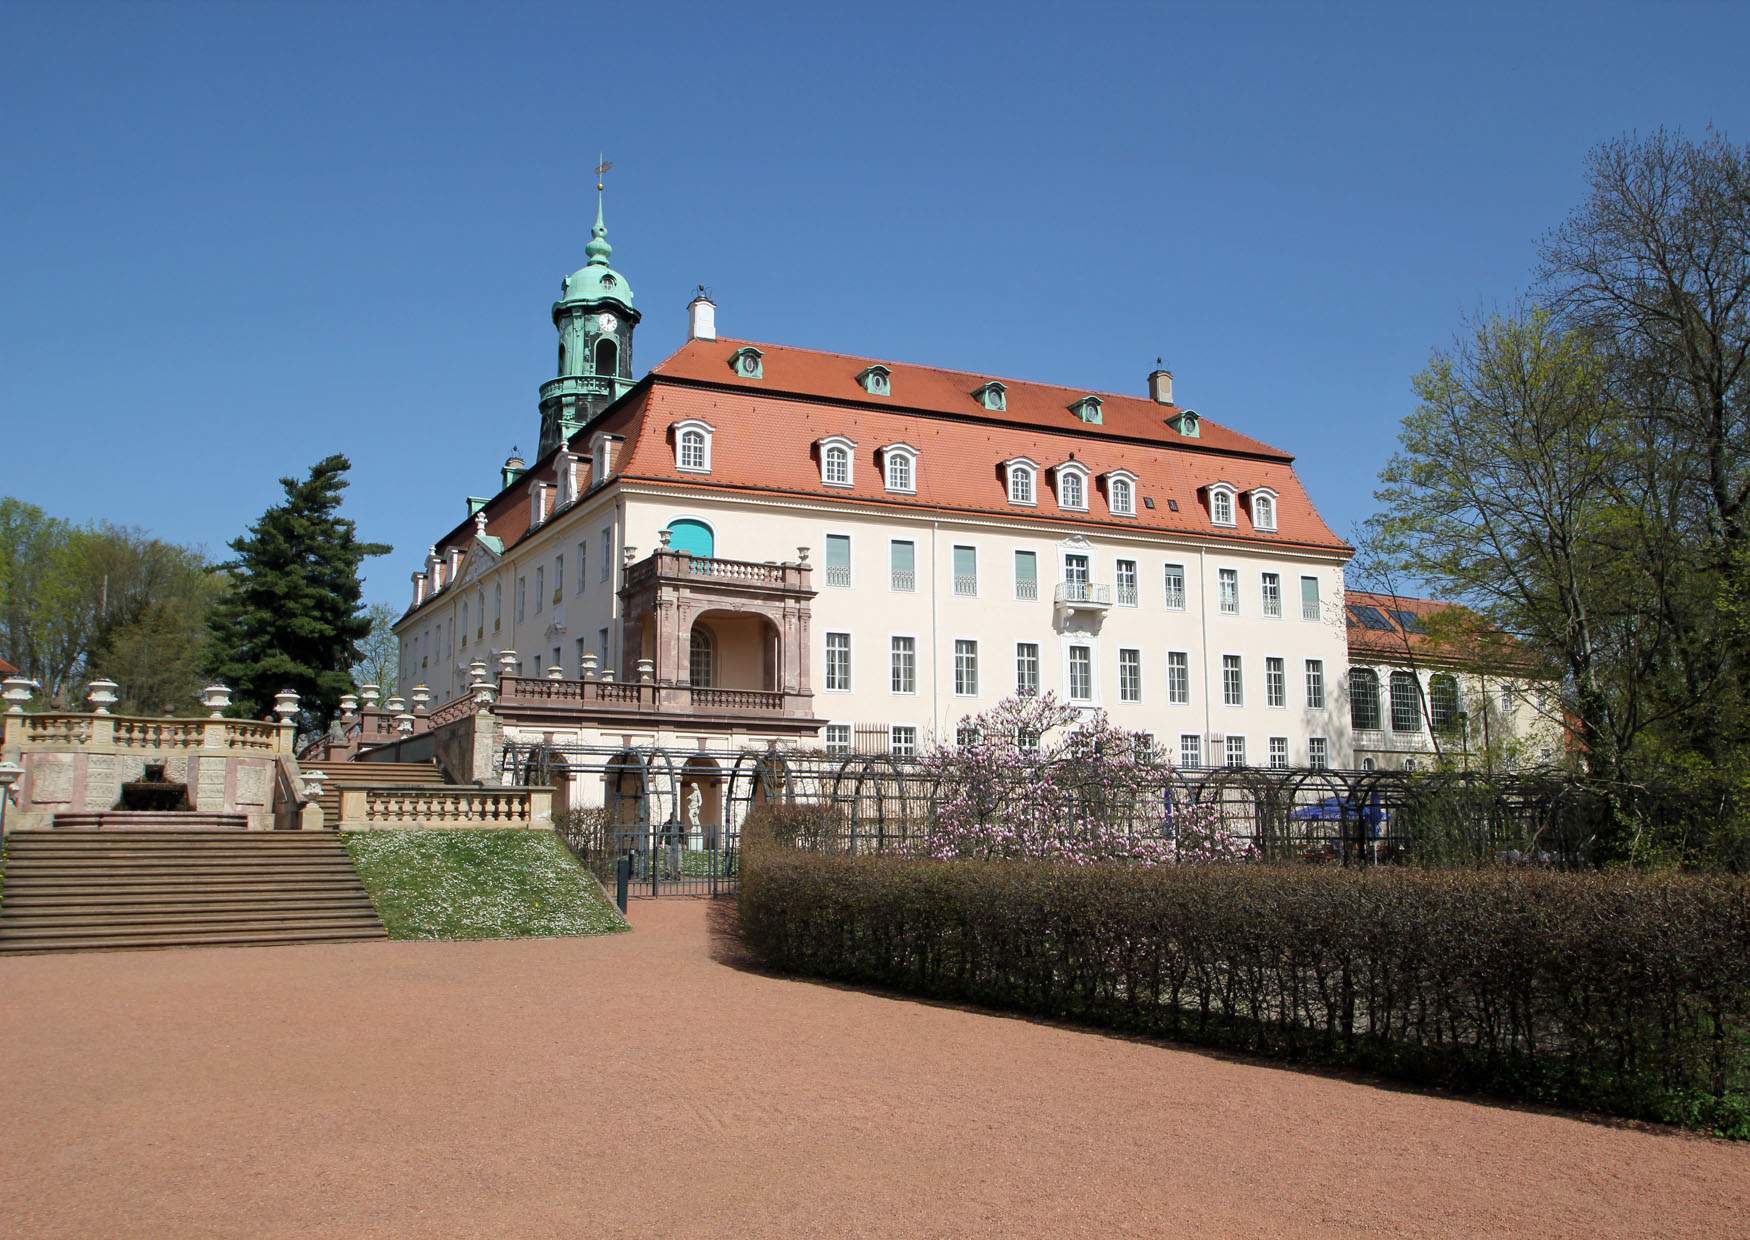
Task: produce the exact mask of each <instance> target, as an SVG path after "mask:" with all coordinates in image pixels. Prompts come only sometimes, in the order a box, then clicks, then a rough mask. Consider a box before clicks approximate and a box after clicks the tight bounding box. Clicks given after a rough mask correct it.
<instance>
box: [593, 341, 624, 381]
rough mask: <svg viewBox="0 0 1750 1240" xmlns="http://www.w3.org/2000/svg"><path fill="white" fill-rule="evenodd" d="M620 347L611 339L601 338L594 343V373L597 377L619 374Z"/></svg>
mask: <svg viewBox="0 0 1750 1240" xmlns="http://www.w3.org/2000/svg"><path fill="white" fill-rule="evenodd" d="M619 367H620V346H619V345H618V344H616V343H615V342H614V340H613V338H612V337H609V336H603V337H602V338H601V339H600V340H598V341H596V342H595V372H596V374H598V375H613V374H618V373H619Z"/></svg>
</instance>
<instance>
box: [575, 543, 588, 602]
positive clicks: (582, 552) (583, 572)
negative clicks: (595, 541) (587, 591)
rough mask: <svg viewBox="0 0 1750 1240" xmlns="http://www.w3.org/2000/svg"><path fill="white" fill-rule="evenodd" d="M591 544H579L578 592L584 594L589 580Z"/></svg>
mask: <svg viewBox="0 0 1750 1240" xmlns="http://www.w3.org/2000/svg"><path fill="white" fill-rule="evenodd" d="M588 570H589V544H588V543H586V542H580V543H578V544H577V592H578V593H579V594H582V593H583V587H584V583H585V582H586V581H588V580H589V571H588Z"/></svg>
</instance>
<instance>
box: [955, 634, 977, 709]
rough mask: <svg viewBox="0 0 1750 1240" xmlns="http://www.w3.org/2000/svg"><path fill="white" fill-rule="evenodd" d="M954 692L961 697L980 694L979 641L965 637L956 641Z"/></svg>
mask: <svg viewBox="0 0 1750 1240" xmlns="http://www.w3.org/2000/svg"><path fill="white" fill-rule="evenodd" d="M954 692H955V694H956V695H958V696H960V697H977V696H978V643H977V642H975V641H967V640H965V639H964V638H962V639H960V640H958V641H956V642H955V643H954Z"/></svg>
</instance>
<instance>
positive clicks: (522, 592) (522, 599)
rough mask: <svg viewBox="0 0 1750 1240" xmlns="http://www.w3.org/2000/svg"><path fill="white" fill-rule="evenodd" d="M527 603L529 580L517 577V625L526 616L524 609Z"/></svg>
mask: <svg viewBox="0 0 1750 1240" xmlns="http://www.w3.org/2000/svg"><path fill="white" fill-rule="evenodd" d="M528 601H529V579H528V578H527V577H518V578H517V579H516V622H517V623H518V624H521V623H522V622H523V619H524V618H525V616H526V615H527V609H526V607H527V603H528Z"/></svg>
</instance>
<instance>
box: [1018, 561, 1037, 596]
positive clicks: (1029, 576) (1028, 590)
mask: <svg viewBox="0 0 1750 1240" xmlns="http://www.w3.org/2000/svg"><path fill="white" fill-rule="evenodd" d="M1015 597H1016V598H1018V599H1026V600H1028V601H1032V600H1033V599H1036V598H1038V597H1039V557H1038V556H1037V555H1035V554H1034V553H1033V552H1031V551H1017V552H1015Z"/></svg>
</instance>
